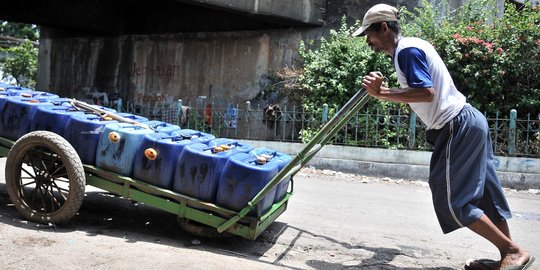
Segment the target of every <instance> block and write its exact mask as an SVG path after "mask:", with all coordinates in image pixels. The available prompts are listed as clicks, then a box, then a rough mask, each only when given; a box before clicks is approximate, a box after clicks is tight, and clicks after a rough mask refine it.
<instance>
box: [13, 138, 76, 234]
mask: <svg viewBox="0 0 540 270" xmlns="http://www.w3.org/2000/svg"><path fill="white" fill-rule="evenodd" d="M5 175H6V189H7V191H8V194H9V197H10V198H11V201H13V204H14V205H15V207H16V208H17V210H18V211H19V212H20V213H21V214H22V215H23V216H24V217H25V218H26V219H28V220H31V221H34V222H39V223H45V224H48V223H53V224H60V223H65V222H68V221H69V220H70V219H71V218H72V217H73V216H75V214H77V211H78V210H79V208H80V207H81V204H82V201H83V198H84V187H85V184H86V178H85V174H84V168H83V165H82V162H81V159H80V158H79V156H78V155H77V152H76V151H75V149H73V147H72V146H71V145H70V144H69V142H67V141H66V140H65V139H64V138H62V137H60V136H59V135H57V134H55V133H52V132H48V131H35V132H31V133H28V134H26V135H24V136H23V137H21V138H20V139H19V140H17V141H16V142H15V144H14V145H13V147H12V148H11V150H10V151H9V153H8V156H7V161H6V174H5Z"/></svg>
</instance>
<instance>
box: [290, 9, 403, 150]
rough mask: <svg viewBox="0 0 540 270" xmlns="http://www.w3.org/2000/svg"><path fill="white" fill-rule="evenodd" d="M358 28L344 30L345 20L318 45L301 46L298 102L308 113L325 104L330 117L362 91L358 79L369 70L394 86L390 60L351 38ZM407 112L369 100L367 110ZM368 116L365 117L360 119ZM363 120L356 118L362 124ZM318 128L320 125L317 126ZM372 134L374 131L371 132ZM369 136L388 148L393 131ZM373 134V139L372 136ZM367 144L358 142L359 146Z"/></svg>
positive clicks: (341, 138) (306, 136)
mask: <svg viewBox="0 0 540 270" xmlns="http://www.w3.org/2000/svg"><path fill="white" fill-rule="evenodd" d="M357 28H358V25H355V26H352V27H348V26H347V24H346V22H345V18H343V21H342V26H341V28H340V29H339V30H337V31H336V30H331V31H330V35H329V37H328V38H321V40H320V44H319V46H315V43H314V42H313V41H312V42H310V43H309V44H307V45H306V44H303V43H302V44H301V45H300V50H299V55H300V58H301V60H302V62H303V64H304V66H303V73H302V75H301V76H300V78H299V83H300V85H301V87H302V88H303V89H304V91H305V93H304V95H303V100H302V103H303V105H304V107H305V108H306V109H308V110H314V111H316V112H321V111H322V105H323V104H324V103H326V104H328V107H329V116H330V117H331V116H333V114H335V113H336V112H337V111H338V110H339V108H340V107H341V106H343V105H344V104H345V103H346V102H347V101H348V100H349V99H350V98H351V97H352V96H353V95H354V94H355V93H356V91H358V90H360V89H361V88H362V78H363V76H364V75H366V74H368V73H369V72H371V71H381V72H382V73H383V74H384V75H385V76H387V77H388V80H389V85H390V86H393V87H396V86H397V85H398V84H397V78H396V75H395V72H394V70H393V67H392V65H391V61H390V59H389V58H388V56H386V55H384V54H376V53H374V52H373V51H372V50H371V48H369V46H368V45H367V43H366V40H365V39H364V38H354V37H352V36H351V34H352V33H353V31H354V30H355V29H357ZM399 109H401V110H407V109H406V107H404V106H403V105H402V104H396V103H392V102H386V101H380V100H375V99H372V100H371V101H370V103H369V104H368V105H367V110H368V111H372V112H374V113H375V112H376V111H377V110H380V111H389V112H393V111H396V110H399ZM364 117H368V116H364ZM364 120H366V119H360V121H361V122H362V123H365V122H366V121H364ZM367 122H368V123H370V125H373V126H374V125H377V124H378V123H376V122H375V121H367ZM319 127H320V125H319ZM371 130H373V132H375V130H377V129H375V128H373V129H371ZM316 131H317V128H311V129H306V130H302V131H301V132H300V134H301V138H302V140H303V141H304V142H306V141H309V140H310V139H311V138H312V137H313V134H314V133H315V132H316ZM379 131H380V134H373V136H370V138H375V137H377V136H379V137H381V138H380V142H382V144H383V145H391V143H390V142H391V141H392V138H395V132H382V131H381V130H380V129H379ZM375 135H377V136H375ZM347 137H348V135H347V134H340V135H338V136H337V138H336V139H335V143H345V141H346V140H347ZM364 143H365V144H369V143H368V142H363V141H362V142H360V144H364Z"/></svg>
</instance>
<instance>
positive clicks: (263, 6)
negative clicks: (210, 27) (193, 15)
mask: <svg viewBox="0 0 540 270" xmlns="http://www.w3.org/2000/svg"><path fill="white" fill-rule="evenodd" d="M178 1H180V2H184V3H193V4H199V5H204V6H209V7H214V8H218V9H224V10H228V11H236V12H241V13H248V14H251V15H259V16H265V17H269V18H281V19H286V20H291V21H297V22H301V23H306V24H312V25H323V24H324V13H325V9H326V1H325V0H295V1H290V0H243V1H241V0H178Z"/></svg>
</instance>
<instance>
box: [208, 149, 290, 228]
mask: <svg viewBox="0 0 540 270" xmlns="http://www.w3.org/2000/svg"><path fill="white" fill-rule="evenodd" d="M278 171H279V168H278V164H277V163H275V162H266V163H264V162H259V161H258V160H257V156H254V155H252V154H248V153H240V154H236V155H233V156H231V158H229V160H228V161H227V164H226V165H225V168H224V169H223V174H222V175H221V177H220V179H219V184H218V190H217V195H216V204H217V205H219V206H222V207H225V208H228V209H231V210H233V211H240V210H242V209H243V208H244V207H246V206H247V203H248V202H249V201H250V200H251V199H253V197H255V195H257V193H259V191H261V190H262V189H263V188H264V186H265V185H266V184H268V182H270V180H271V179H272V177H274V176H275V175H276V174H277V173H278ZM275 190H276V189H275V187H274V188H273V189H272V190H270V191H269V192H268V193H267V194H266V195H265V196H264V197H263V198H262V200H261V201H259V203H257V204H256V205H255V207H254V208H253V209H252V210H251V211H250V213H249V215H252V216H257V217H260V216H262V215H263V214H264V213H265V212H266V211H268V210H269V209H270V208H271V207H272V204H273V203H274V199H275V196H276V192H275Z"/></svg>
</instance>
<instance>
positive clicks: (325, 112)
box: [322, 103, 328, 125]
mask: <svg viewBox="0 0 540 270" xmlns="http://www.w3.org/2000/svg"><path fill="white" fill-rule="evenodd" d="M327 121H328V104H326V103H324V104H323V105H322V122H323V125H324V123H326V122H327Z"/></svg>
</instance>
